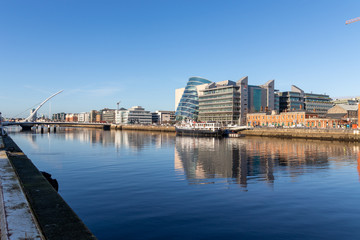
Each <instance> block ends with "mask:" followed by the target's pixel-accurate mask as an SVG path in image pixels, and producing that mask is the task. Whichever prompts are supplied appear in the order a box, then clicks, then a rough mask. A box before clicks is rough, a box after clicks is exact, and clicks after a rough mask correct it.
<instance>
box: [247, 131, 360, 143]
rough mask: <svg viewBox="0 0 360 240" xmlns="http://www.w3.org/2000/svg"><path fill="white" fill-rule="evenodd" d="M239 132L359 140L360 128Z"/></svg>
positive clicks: (274, 135)
mask: <svg viewBox="0 0 360 240" xmlns="http://www.w3.org/2000/svg"><path fill="white" fill-rule="evenodd" d="M241 133H242V134H244V135H245V136H257V137H276V138H303V139H313V140H329V141H347V142H360V130H355V129H295V128H285V129H282V128H254V129H252V130H245V131H242V132H241Z"/></svg>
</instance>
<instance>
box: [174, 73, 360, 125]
mask: <svg viewBox="0 0 360 240" xmlns="http://www.w3.org/2000/svg"><path fill="white" fill-rule="evenodd" d="M353 104H355V103H353ZM343 105H348V104H343ZM333 107H334V102H333V101H332V99H331V98H330V97H329V95H327V94H318V93H312V92H311V93H307V92H305V91H303V90H302V89H301V88H299V87H297V86H295V85H292V86H291V90H290V91H284V92H281V91H279V90H277V89H275V80H269V81H267V82H266V83H264V84H263V85H249V84H248V77H247V76H246V77H243V78H241V79H239V80H238V81H231V80H226V81H220V82H212V81H210V80H207V79H205V78H201V77H191V78H190V79H189V81H188V83H187V85H186V87H185V88H180V89H176V90H175V109H176V112H175V117H176V120H177V121H181V120H186V119H190V120H195V121H216V122H221V123H224V124H237V125H252V126H254V125H258V124H259V121H254V119H257V120H259V119H264V120H265V116H269V117H266V118H268V119H269V121H268V122H267V124H265V123H264V124H263V125H271V124H270V122H271V123H274V125H275V121H273V119H277V120H280V119H284V116H288V113H289V112H299V114H295V115H296V116H297V115H302V114H304V116H303V118H304V119H309V118H312V119H313V118H319V119H323V118H328V119H332V118H334V115H331V114H330V115H331V116H330V115H329V112H328V111H329V110H330V109H332V108H333ZM351 108H354V107H351ZM335 112H336V111H335ZM356 112H357V109H356ZM257 114H259V116H258V115H257ZM292 115H294V114H292ZM292 115H291V114H290V115H289V116H292ZM340 115H341V114H338V116H337V117H338V119H337V120H340V119H341V118H344V116H345V115H346V114H343V115H342V116H340ZM260 116H261V117H260ZM270 116H272V117H270ZM339 117H340V118H339ZM270 119H271V121H270ZM286 119H287V118H286ZM356 119H357V113H356ZM353 120H354V119H353ZM289 121H290V120H289ZM289 121H286V125H290V123H289ZM249 122H250V123H249ZM292 123H293V124H299V123H300V121H299V120H296V121H292ZM315 123H316V124H317V126H318V125H319V124H318V123H317V122H314V123H313V124H315ZM340 123H341V121H330V120H329V121H328V122H327V123H326V124H327V125H329V124H331V125H338V124H340ZM261 124H262V123H261ZM261 124H260V125H261ZM276 124H278V123H277V122H276ZM309 124H310V125H311V124H312V123H309ZM322 124H323V125H324V124H325V123H322ZM281 125H283V126H284V125H285V122H284V124H283V122H281ZM303 125H305V122H303Z"/></svg>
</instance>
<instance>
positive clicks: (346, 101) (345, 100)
mask: <svg viewBox="0 0 360 240" xmlns="http://www.w3.org/2000/svg"><path fill="white" fill-rule="evenodd" d="M358 103H359V98H343V99H335V100H333V104H334V105H337V104H347V105H357V104H358Z"/></svg>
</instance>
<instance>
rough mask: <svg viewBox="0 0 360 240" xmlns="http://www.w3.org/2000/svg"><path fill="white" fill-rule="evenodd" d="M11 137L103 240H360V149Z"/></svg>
mask: <svg viewBox="0 0 360 240" xmlns="http://www.w3.org/2000/svg"><path fill="white" fill-rule="evenodd" d="M9 133H10V136H11V137H12V138H13V139H14V141H15V142H16V143H17V144H18V145H19V146H20V148H21V149H22V150H23V151H24V152H25V154H26V155H27V156H28V157H29V158H30V159H31V160H32V161H33V162H34V164H35V165H36V166H37V167H38V168H39V170H41V171H46V172H49V173H51V174H52V176H53V178H56V179H57V180H58V182H59V193H60V194H61V196H62V197H63V198H64V199H65V201H66V202H67V203H68V204H69V205H70V206H71V207H72V208H73V209H74V211H75V212H76V213H77V214H78V215H79V217H80V218H81V219H82V220H83V221H84V222H85V224H86V225H87V226H88V227H89V228H90V230H91V231H92V232H93V233H94V234H95V235H96V236H97V237H98V238H99V239H358V238H359V236H360V227H359V224H360V207H359V205H360V181H359V176H360V174H359V173H360V157H359V151H360V145H359V144H350V143H339V142H325V141H306V140H289V139H287V140H281V139H271V138H237V139H235V138H225V139H215V138H191V137H175V135H174V134H173V133H148V132H135V131H102V130H94V129H76V128H63V129H60V131H59V130H58V132H57V133H56V134H54V133H50V134H48V133H45V134H40V133H34V132H32V133H21V132H18V131H16V130H14V129H13V130H9Z"/></svg>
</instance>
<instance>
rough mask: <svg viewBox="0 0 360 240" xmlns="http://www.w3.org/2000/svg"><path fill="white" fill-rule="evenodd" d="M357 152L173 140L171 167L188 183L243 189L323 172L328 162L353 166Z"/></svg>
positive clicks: (281, 143)
mask: <svg viewBox="0 0 360 240" xmlns="http://www.w3.org/2000/svg"><path fill="white" fill-rule="evenodd" d="M358 152H359V145H358V144H350V143H349V144H347V143H333V142H326V141H306V140H288V139H287V140H283V139H270V138H242V139H234V138H228V139H215V138H190V137H177V138H176V146H175V163H174V166H175V170H176V171H177V172H178V173H183V174H184V175H185V176H186V178H187V179H188V181H189V182H190V184H206V183H215V182H218V181H227V182H231V183H237V184H240V185H241V186H242V187H247V185H248V184H249V183H251V182H253V181H257V182H258V181H266V182H267V183H269V184H270V186H272V185H273V184H274V181H275V180H276V178H277V177H279V176H280V175H281V176H285V177H289V178H292V179H294V180H296V178H297V177H298V176H300V175H303V174H308V173H313V172H315V171H316V172H318V171H326V170H327V169H328V168H329V167H330V162H333V164H339V165H341V164H349V163H350V164H354V162H356V161H354V160H355V159H356V158H357V154H358ZM358 159H360V155H359V158H358ZM358 162H359V163H358V167H357V168H358V171H359V174H360V160H358Z"/></svg>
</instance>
